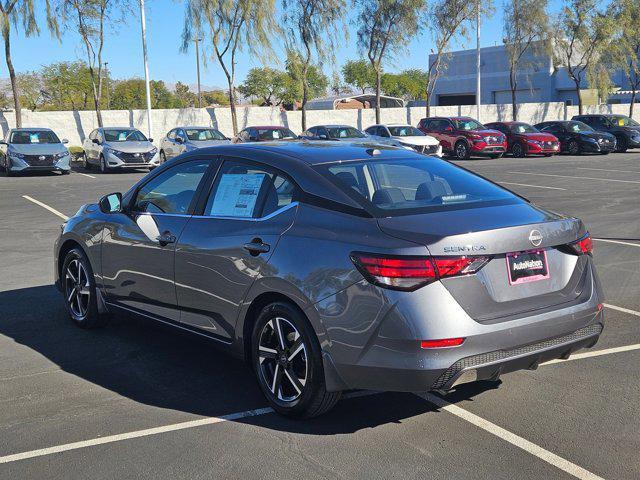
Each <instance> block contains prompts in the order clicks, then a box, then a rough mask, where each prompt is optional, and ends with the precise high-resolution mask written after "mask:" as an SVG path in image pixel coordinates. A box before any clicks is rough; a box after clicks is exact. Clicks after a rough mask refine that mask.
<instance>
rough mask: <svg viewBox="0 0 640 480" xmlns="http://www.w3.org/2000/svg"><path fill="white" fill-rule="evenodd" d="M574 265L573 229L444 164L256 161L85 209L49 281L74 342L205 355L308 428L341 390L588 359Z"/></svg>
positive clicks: (278, 149)
mask: <svg viewBox="0 0 640 480" xmlns="http://www.w3.org/2000/svg"><path fill="white" fill-rule="evenodd" d="M103 232H106V233H104V234H103ZM591 251H592V244H591V239H590V237H589V234H588V232H587V230H586V228H585V226H584V225H583V223H582V222H581V221H580V220H578V219H576V218H573V217H567V216H562V215H560V214H557V213H553V212H549V211H546V210H544V209H542V208H540V207H537V206H534V205H532V204H530V203H529V202H528V201H527V200H526V199H524V198H522V197H520V196H517V195H515V194H513V193H511V192H510V191H508V190H505V189H504V188H502V187H500V186H499V185H496V184H494V183H491V182H489V181H488V180H485V179H483V178H481V177H478V176H476V175H475V174H473V173H471V172H469V171H467V170H465V169H463V168H460V167H458V166H456V165H453V164H451V163H449V162H443V161H441V160H440V159H437V158H433V157H426V156H424V155H420V154H418V153H416V152H413V151H409V150H404V149H398V148H394V147H386V146H374V147H373V148H372V147H371V146H366V145H359V144H354V143H340V142H320V141H315V142H313V141H309V142H271V143H267V142H265V143H263V144H257V143H251V144H247V145H228V146H218V147H211V148H204V149H199V150H195V151H192V152H188V153H185V154H184V155H181V156H180V158H177V159H175V160H174V161H172V162H168V163H166V164H164V165H162V166H161V167H159V168H158V169H157V170H156V171H154V172H153V173H151V174H149V175H147V176H146V177H145V178H143V179H142V180H140V181H139V182H138V183H137V184H136V185H134V186H133V187H132V188H131V189H130V190H129V191H128V192H126V193H124V194H121V193H113V194H110V195H106V196H105V197H103V198H102V199H101V200H100V201H99V202H98V203H97V204H90V205H84V206H83V207H81V208H80V210H79V211H78V213H77V214H76V215H75V216H73V217H72V218H70V219H69V220H68V221H67V222H66V223H65V224H64V227H63V229H62V231H61V234H60V236H59V238H58V239H57V240H56V244H55V272H56V285H57V286H58V288H59V289H60V290H61V292H62V294H63V298H64V301H65V303H66V308H67V310H68V312H69V315H70V317H71V319H72V320H73V321H74V322H75V323H77V324H78V325H79V326H82V327H95V326H98V325H102V324H103V323H104V322H105V320H106V319H107V314H108V313H110V314H112V315H118V314H123V313H133V314H136V315H141V316H144V317H146V318H151V319H154V320H157V321H159V322H162V323H163V324H169V325H173V326H175V327H177V328H180V329H182V330H188V331H191V332H194V333H197V334H199V335H200V336H204V337H208V338H210V339H211V340H212V341H213V343H215V344H217V345H219V346H220V347H222V348H224V349H226V350H228V351H229V352H231V353H232V354H234V355H236V356H237V357H239V358H243V359H245V360H246V361H248V362H250V363H251V365H252V367H253V369H254V371H255V373H256V377H257V381H258V384H259V385H260V388H261V389H262V391H263V393H264V395H265V397H266V399H267V400H268V402H269V403H270V404H271V406H272V407H273V408H274V409H275V410H277V411H278V412H280V413H282V414H285V415H291V416H298V417H310V416H314V415H319V414H321V413H323V412H325V411H327V410H328V409H330V408H331V407H332V406H333V405H334V404H335V402H336V401H337V400H338V398H339V397H340V392H342V391H345V390H351V389H372V390H394V391H409V392H417V391H427V390H439V391H446V390H449V389H451V388H453V387H455V386H456V385H458V384H460V383H464V382H470V381H475V380H496V379H498V377H499V376H500V375H502V374H505V373H508V372H511V371H514V370H519V369H535V368H536V367H537V366H538V365H539V364H540V363H541V362H545V361H547V360H551V359H555V358H566V357H567V356H568V355H570V354H571V353H572V352H574V351H575V350H578V349H580V348H583V347H590V346H592V345H594V344H595V343H596V341H597V340H598V338H599V336H600V333H601V332H602V329H603V325H604V316H603V311H602V301H603V297H602V290H601V287H600V284H599V282H598V278H597V276H596V272H595V265H594V263H593V260H592V257H591ZM221 387H222V388H224V387H223V386H221Z"/></svg>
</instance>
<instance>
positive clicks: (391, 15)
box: [355, 0, 425, 123]
mask: <svg viewBox="0 0 640 480" xmlns="http://www.w3.org/2000/svg"><path fill="white" fill-rule="evenodd" d="M355 4H356V6H357V8H358V11H359V12H358V45H359V47H360V48H361V49H362V50H363V51H365V52H366V55H367V58H368V59H369V62H370V63H371V66H372V67H373V69H374V70H375V72H376V123H380V90H381V79H382V66H383V63H384V62H385V61H386V60H388V59H389V58H391V57H392V55H393V54H394V53H396V52H397V51H398V50H399V49H400V48H401V47H402V46H403V45H406V44H407V43H408V42H409V41H410V39H411V37H412V36H413V35H414V34H415V33H416V32H417V30H418V20H419V17H420V14H421V12H422V9H423V8H424V7H425V0H355Z"/></svg>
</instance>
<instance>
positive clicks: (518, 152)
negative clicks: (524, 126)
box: [511, 143, 524, 158]
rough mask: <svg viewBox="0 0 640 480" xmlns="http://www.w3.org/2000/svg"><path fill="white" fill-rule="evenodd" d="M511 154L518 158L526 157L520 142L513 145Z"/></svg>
mask: <svg viewBox="0 0 640 480" xmlns="http://www.w3.org/2000/svg"><path fill="white" fill-rule="evenodd" d="M511 154H512V155H513V156H514V157H516V158H522V157H524V148H523V147H522V144H520V143H514V144H513V147H511Z"/></svg>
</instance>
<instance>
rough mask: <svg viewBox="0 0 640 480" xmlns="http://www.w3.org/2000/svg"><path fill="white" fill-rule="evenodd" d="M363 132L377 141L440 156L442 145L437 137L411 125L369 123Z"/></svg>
mask: <svg viewBox="0 0 640 480" xmlns="http://www.w3.org/2000/svg"><path fill="white" fill-rule="evenodd" d="M364 132H365V133H366V134H367V135H369V136H370V137H371V138H373V139H374V140H376V141H377V142H381V143H384V144H388V145H395V146H398V147H404V148H410V149H412V150H415V151H416V152H419V153H423V154H425V155H432V156H434V157H442V147H441V146H440V142H439V141H438V139H436V138H434V137H432V136H430V135H425V134H424V133H422V132H421V131H420V130H418V129H417V128H416V127H413V126H411V125H401V124H386V125H371V126H370V127H369V128H367V129H366V130H365V131H364Z"/></svg>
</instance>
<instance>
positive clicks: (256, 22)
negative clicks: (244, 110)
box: [182, 0, 278, 135]
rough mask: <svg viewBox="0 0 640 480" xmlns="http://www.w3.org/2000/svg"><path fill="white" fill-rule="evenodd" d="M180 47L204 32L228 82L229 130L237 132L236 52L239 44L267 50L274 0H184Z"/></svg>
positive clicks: (272, 22) (272, 29) (253, 49)
mask: <svg viewBox="0 0 640 480" xmlns="http://www.w3.org/2000/svg"><path fill="white" fill-rule="evenodd" d="M186 5H187V6H186V14H185V20H184V29H183V32H182V50H183V51H185V52H186V51H187V50H188V48H189V45H190V44H191V42H192V41H193V39H194V38H195V37H196V36H198V37H200V36H201V35H203V34H204V33H205V32H206V34H207V35H208V37H209V39H210V41H211V45H212V47H213V52H214V55H215V58H216V59H217V60H218V63H219V64H220V66H221V67H222V70H223V71H224V74H225V76H226V77H227V84H228V86H229V105H230V107H231V121H232V123H233V134H234V135H237V133H238V118H237V113H236V83H235V82H236V62H237V59H236V56H237V54H238V52H239V51H241V50H242V47H243V46H245V45H246V46H248V49H249V51H250V52H251V53H253V54H256V53H257V50H258V49H260V48H261V49H262V50H267V51H268V50H269V49H270V42H269V37H270V35H271V34H272V32H274V31H277V30H278V28H277V25H276V24H275V22H274V19H275V0H187V4H186Z"/></svg>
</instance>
